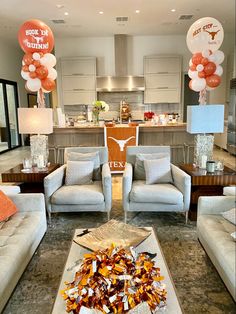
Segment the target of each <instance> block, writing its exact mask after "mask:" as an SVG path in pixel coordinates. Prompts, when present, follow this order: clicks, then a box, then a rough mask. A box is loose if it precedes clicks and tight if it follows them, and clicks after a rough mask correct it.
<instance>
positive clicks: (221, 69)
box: [214, 65, 223, 76]
mask: <svg viewBox="0 0 236 314" xmlns="http://www.w3.org/2000/svg"><path fill="white" fill-rule="evenodd" d="M214 74H216V75H219V76H221V75H222V74H223V68H222V66H221V65H217V67H216V70H215V72H214Z"/></svg>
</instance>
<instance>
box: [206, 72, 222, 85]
mask: <svg viewBox="0 0 236 314" xmlns="http://www.w3.org/2000/svg"><path fill="white" fill-rule="evenodd" d="M206 83H207V86H209V87H217V86H219V85H220V83H221V78H220V76H219V75H216V74H214V75H210V76H207V77H206Z"/></svg>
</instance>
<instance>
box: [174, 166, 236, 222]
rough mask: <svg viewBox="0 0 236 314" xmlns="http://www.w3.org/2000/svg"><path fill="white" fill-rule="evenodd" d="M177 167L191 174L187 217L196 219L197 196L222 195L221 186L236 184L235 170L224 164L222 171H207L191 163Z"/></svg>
mask: <svg viewBox="0 0 236 314" xmlns="http://www.w3.org/2000/svg"><path fill="white" fill-rule="evenodd" d="M179 168H180V169H182V170H183V171H185V172H186V173H187V174H189V175H190V176H191V200H190V210H189V219H190V220H194V221H196V220H197V202H198V198H199V196H213V195H223V188H224V187H225V186H228V185H236V172H235V171H234V170H232V169H230V168H228V167H226V166H224V170H223V171H215V172H214V173H208V172H207V171H206V170H205V169H200V168H198V167H194V166H193V164H182V165H179Z"/></svg>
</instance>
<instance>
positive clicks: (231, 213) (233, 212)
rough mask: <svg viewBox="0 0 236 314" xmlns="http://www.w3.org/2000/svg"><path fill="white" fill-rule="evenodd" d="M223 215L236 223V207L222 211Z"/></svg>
mask: <svg viewBox="0 0 236 314" xmlns="http://www.w3.org/2000/svg"><path fill="white" fill-rule="evenodd" d="M222 216H223V217H224V218H225V219H227V220H228V221H229V222H231V223H232V224H234V225H236V208H232V209H230V210H227V211H226V212H223V213H222Z"/></svg>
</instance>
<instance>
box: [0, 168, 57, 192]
mask: <svg viewBox="0 0 236 314" xmlns="http://www.w3.org/2000/svg"><path fill="white" fill-rule="evenodd" d="M58 167H60V165H59V164H50V166H48V167H47V168H45V169H44V170H38V168H37V167H32V168H31V169H30V171H27V172H22V171H21V170H22V169H23V165H22V164H19V165H17V166H16V167H14V168H11V169H9V170H7V171H5V172H3V173H2V182H16V183H18V185H19V186H20V188H21V192H23V193H44V188H43V180H44V178H45V177H46V176H47V175H48V174H49V173H51V172H53V171H54V170H56V169H57V168H58Z"/></svg>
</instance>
